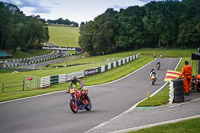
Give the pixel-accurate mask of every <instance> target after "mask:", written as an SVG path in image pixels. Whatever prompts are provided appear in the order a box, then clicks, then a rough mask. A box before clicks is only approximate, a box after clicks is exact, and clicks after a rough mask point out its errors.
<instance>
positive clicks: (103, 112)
mask: <svg viewBox="0 0 200 133" xmlns="http://www.w3.org/2000/svg"><path fill="white" fill-rule="evenodd" d="M157 61H160V62H161V69H160V70H158V71H157V70H156V73H157V75H158V79H157V82H156V84H155V85H154V86H152V85H151V82H150V80H149V72H150V70H151V69H152V68H155V65H156V63H157ZM178 62H179V59H178V58H164V59H156V60H154V61H152V62H151V63H150V64H148V65H146V66H145V67H143V68H142V69H140V70H138V71H136V72H134V73H132V74H130V75H129V76H126V77H125V78H122V79H121V80H118V81H115V82H112V83H109V84H104V85H97V86H91V87H86V88H88V90H89V96H90V99H91V101H92V110H91V111H90V112H87V111H79V113H77V114H74V113H72V112H71V110H70V107H69V95H65V94H64V92H58V93H53V94H49V95H44V96H39V97H33V98H28V99H24V100H18V101H13V102H7V103H1V104H0V132H3V133H55V132H56V133H83V132H87V131H88V130H90V129H91V128H93V127H95V126H97V125H99V124H100V123H103V122H106V121H108V120H110V119H112V118H114V117H116V116H118V115H120V114H121V113H123V112H124V111H126V110H128V109H129V108H131V107H132V106H133V105H135V104H136V103H138V102H139V101H141V100H142V99H144V98H146V96H147V91H148V92H150V94H152V93H153V92H155V91H156V90H158V89H159V88H160V87H161V86H163V84H164V83H165V82H164V77H165V74H166V71H167V70H168V69H170V70H174V68H175V67H176V65H177V63H178ZM66 88H67V87H66Z"/></svg>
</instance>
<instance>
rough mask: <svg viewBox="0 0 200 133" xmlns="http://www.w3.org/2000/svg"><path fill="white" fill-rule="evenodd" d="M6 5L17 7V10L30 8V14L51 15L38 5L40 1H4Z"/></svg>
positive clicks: (46, 9) (48, 10) (47, 10)
mask: <svg viewBox="0 0 200 133" xmlns="http://www.w3.org/2000/svg"><path fill="white" fill-rule="evenodd" d="M5 1H6V2H8V3H12V4H15V5H17V6H18V7H19V8H24V7H32V8H34V10H33V11H32V12H31V13H47V14H49V13H51V10H50V9H49V8H51V7H47V6H43V5H41V4H40V2H41V0H18V1H16V0H5Z"/></svg>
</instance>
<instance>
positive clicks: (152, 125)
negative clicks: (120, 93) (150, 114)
mask: <svg viewBox="0 0 200 133" xmlns="http://www.w3.org/2000/svg"><path fill="white" fill-rule="evenodd" d="M195 118H200V115H196V116H190V117H186V118H180V119H175V120H170V121H163V122H160V123H154V124H149V125H144V126H139V127H134V128H128V129H124V130H118V131H114V132H109V133H125V132H131V131H137V130H140V129H144V128H150V127H155V126H160V125H165V124H171V123H176V122H180V121H184V120H190V119H195Z"/></svg>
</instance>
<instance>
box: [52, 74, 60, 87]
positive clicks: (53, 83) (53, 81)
mask: <svg viewBox="0 0 200 133" xmlns="http://www.w3.org/2000/svg"><path fill="white" fill-rule="evenodd" d="M58 80H59V79H58V75H56V76H50V83H51V85H55V84H58Z"/></svg>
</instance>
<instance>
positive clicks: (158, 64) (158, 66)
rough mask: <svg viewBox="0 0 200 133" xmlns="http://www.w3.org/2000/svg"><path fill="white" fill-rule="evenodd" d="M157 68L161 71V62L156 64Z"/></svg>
mask: <svg viewBox="0 0 200 133" xmlns="http://www.w3.org/2000/svg"><path fill="white" fill-rule="evenodd" d="M156 68H157V70H159V69H160V62H158V63H157V64H156Z"/></svg>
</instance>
